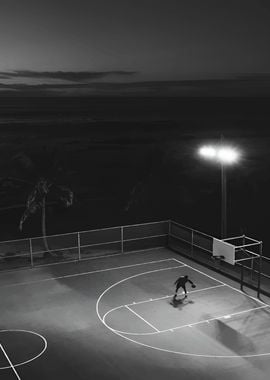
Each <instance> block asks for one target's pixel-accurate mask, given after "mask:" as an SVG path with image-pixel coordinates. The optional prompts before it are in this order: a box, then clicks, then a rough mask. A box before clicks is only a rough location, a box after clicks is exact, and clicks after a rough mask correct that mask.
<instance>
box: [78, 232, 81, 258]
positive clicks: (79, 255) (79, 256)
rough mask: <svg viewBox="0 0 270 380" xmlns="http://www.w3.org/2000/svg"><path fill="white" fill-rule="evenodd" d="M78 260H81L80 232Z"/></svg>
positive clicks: (79, 236)
mask: <svg viewBox="0 0 270 380" xmlns="http://www.w3.org/2000/svg"><path fill="white" fill-rule="evenodd" d="M78 260H79V261H80V260H81V235H80V232H78Z"/></svg>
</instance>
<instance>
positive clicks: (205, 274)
mask: <svg viewBox="0 0 270 380" xmlns="http://www.w3.org/2000/svg"><path fill="white" fill-rule="evenodd" d="M173 260H175V261H177V262H178V263H179V264H184V265H186V267H188V268H190V269H192V270H194V271H196V272H198V273H200V274H202V275H204V276H206V277H209V278H211V279H212V280H215V281H217V282H220V283H221V284H223V285H225V286H228V287H229V288H231V289H233V290H235V291H236V292H238V293H240V294H242V295H244V296H246V297H249V298H251V299H253V300H254V301H256V302H258V303H261V304H263V305H267V306H268V307H270V305H268V304H267V303H265V302H263V301H261V300H260V299H259V298H255V297H253V296H250V295H249V294H246V293H244V292H242V291H241V290H239V289H236V288H235V287H233V286H231V285H229V284H226V283H225V282H223V281H220V280H218V279H217V278H215V277H212V276H210V275H209V274H207V273H205V272H202V271H200V270H199V269H196V268H194V267H192V266H191V265H188V264H185V263H184V262H182V261H180V260H177V259H175V258H174V259H173Z"/></svg>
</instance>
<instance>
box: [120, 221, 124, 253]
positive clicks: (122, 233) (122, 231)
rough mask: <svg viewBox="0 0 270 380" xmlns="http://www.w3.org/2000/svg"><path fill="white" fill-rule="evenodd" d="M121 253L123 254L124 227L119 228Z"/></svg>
mask: <svg viewBox="0 0 270 380" xmlns="http://www.w3.org/2000/svg"><path fill="white" fill-rule="evenodd" d="M121 253H124V227H123V226H121Z"/></svg>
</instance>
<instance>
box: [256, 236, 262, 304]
mask: <svg viewBox="0 0 270 380" xmlns="http://www.w3.org/2000/svg"><path fill="white" fill-rule="evenodd" d="M262 249H263V247H262V241H261V242H260V258H259V271H258V288H257V297H258V298H260V294H261V273H262Z"/></svg>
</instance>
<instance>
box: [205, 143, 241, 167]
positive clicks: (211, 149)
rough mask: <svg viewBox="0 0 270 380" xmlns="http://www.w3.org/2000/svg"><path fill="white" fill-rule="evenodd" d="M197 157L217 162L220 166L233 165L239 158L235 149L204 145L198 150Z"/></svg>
mask: <svg viewBox="0 0 270 380" xmlns="http://www.w3.org/2000/svg"><path fill="white" fill-rule="evenodd" d="M199 155H200V156H202V157H203V158H205V159H210V160H214V161H217V162H219V163H221V164H233V163H234V162H236V161H237V160H238V158H239V152H237V150H236V149H234V148H231V147H228V146H227V147H226V146H218V147H215V146H211V145H205V146H202V147H201V148H200V149H199Z"/></svg>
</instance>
